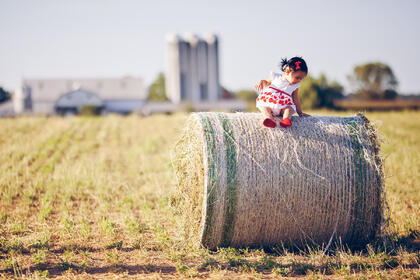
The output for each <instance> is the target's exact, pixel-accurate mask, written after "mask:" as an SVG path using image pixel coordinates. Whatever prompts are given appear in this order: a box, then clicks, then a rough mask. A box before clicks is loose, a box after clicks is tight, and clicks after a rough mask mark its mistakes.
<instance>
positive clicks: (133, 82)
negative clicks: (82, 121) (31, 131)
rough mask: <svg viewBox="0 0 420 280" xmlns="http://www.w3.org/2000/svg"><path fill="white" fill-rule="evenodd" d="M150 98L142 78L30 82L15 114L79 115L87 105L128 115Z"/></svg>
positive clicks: (16, 104)
mask: <svg viewBox="0 0 420 280" xmlns="http://www.w3.org/2000/svg"><path fill="white" fill-rule="evenodd" d="M146 98H147V92H146V90H145V89H144V85H143V80H142V79H140V78H133V77H124V78H108V79H26V80H24V81H23V83H22V86H21V87H20V88H18V89H17V90H16V92H15V96H14V110H15V113H18V114H19V113H24V112H28V113H34V114H46V115H54V114H64V115H65V114H77V113H78V112H80V110H81V108H82V107H83V106H94V107H97V108H100V109H102V110H104V111H105V112H116V113H120V114H127V113H131V112H134V111H138V110H139V109H140V108H141V107H142V106H143V105H144V104H145V99H146Z"/></svg>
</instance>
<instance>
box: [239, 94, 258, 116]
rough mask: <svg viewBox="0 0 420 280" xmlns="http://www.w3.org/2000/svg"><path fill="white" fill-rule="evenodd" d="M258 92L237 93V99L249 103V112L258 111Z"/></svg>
mask: <svg viewBox="0 0 420 280" xmlns="http://www.w3.org/2000/svg"><path fill="white" fill-rule="evenodd" d="M257 96H258V94H257V92H256V91H255V90H252V89H242V90H240V91H237V92H235V98H237V99H242V100H245V101H246V103H247V107H248V109H247V110H248V111H250V112H252V111H256V110H257V108H256V99H257Z"/></svg>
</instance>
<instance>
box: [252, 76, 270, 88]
mask: <svg viewBox="0 0 420 280" xmlns="http://www.w3.org/2000/svg"><path fill="white" fill-rule="evenodd" d="M269 85H271V78H268V79H267V80H261V81H259V82H257V83H256V84H255V86H254V88H255V89H256V90H257V91H261V90H262V89H263V88H265V87H268V86H269Z"/></svg>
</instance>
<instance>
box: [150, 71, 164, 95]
mask: <svg viewBox="0 0 420 280" xmlns="http://www.w3.org/2000/svg"><path fill="white" fill-rule="evenodd" d="M167 100H168V98H167V97H166V92H165V75H164V74H163V73H159V74H158V76H157V78H156V80H155V81H154V82H153V83H152V84H151V86H150V87H149V95H148V97H147V101H167Z"/></svg>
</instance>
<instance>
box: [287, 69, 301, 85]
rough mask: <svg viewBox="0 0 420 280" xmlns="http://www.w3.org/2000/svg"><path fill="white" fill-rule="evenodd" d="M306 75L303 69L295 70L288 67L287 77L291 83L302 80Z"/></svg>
mask: <svg viewBox="0 0 420 280" xmlns="http://www.w3.org/2000/svg"><path fill="white" fill-rule="evenodd" d="M305 77H306V73H305V72H303V71H296V72H293V71H292V70H290V69H286V79H287V81H288V82H289V83H290V84H291V85H294V84H297V83H299V82H301V81H302V80H303V79H304V78H305Z"/></svg>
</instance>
